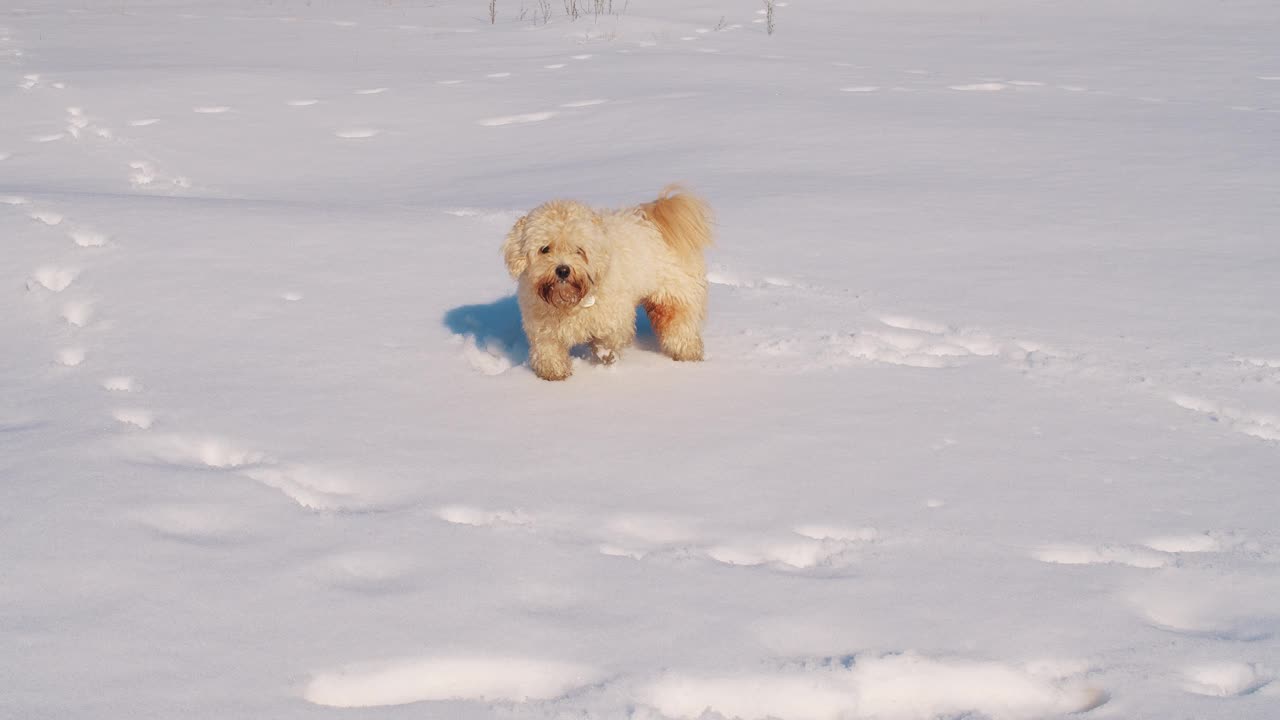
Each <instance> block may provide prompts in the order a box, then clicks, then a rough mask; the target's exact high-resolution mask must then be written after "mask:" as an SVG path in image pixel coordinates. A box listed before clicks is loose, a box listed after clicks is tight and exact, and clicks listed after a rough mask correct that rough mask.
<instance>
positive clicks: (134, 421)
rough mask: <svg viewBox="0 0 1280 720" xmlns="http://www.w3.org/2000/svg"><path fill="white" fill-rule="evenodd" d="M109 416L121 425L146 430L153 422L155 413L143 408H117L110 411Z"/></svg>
mask: <svg viewBox="0 0 1280 720" xmlns="http://www.w3.org/2000/svg"><path fill="white" fill-rule="evenodd" d="M111 417H112V418H114V419H115V421H116V422H118V423H120V424H122V425H129V426H132V427H136V428H139V429H141V430H147V429H149V428H150V427H151V425H152V424H153V423H155V415H154V414H152V412H151V411H150V410H146V409H144V408H117V409H115V410H113V411H112V412H111Z"/></svg>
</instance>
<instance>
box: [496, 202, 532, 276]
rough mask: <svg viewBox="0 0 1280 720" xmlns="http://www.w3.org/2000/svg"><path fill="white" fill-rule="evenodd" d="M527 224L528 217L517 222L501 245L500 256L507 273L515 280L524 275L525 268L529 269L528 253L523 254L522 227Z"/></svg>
mask: <svg viewBox="0 0 1280 720" xmlns="http://www.w3.org/2000/svg"><path fill="white" fill-rule="evenodd" d="M528 223H529V216H528V215H525V216H524V217H522V218H520V219H519V220H517V221H516V224H515V225H514V226H512V228H511V231H510V232H508V233H507V240H506V242H505V243H503V245H502V256H503V259H505V260H506V261H507V272H509V273H511V277H513V278H517V279H518V278H519V277H520V276H521V275H523V274H524V271H525V268H527V267H529V253H527V252H525V247H524V226H525V225H527V224H528Z"/></svg>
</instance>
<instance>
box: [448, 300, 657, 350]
mask: <svg viewBox="0 0 1280 720" xmlns="http://www.w3.org/2000/svg"><path fill="white" fill-rule="evenodd" d="M444 326H445V327H446V328H448V329H449V331H450V332H452V333H453V334H455V335H459V336H462V337H470V338H472V339H473V340H474V342H475V344H476V347H478V348H482V349H484V350H487V351H488V352H489V353H490V354H492V355H496V356H501V357H505V358H506V359H507V360H509V361H511V364H512V365H523V364H525V363H527V362H528V361H529V341H528V339H527V338H525V335H524V328H523V327H522V326H521V325H520V305H519V304H518V303H517V302H516V296H515V295H508V296H507V297H504V298H500V299H498V300H494V301H493V302H491V303H485V304H482V305H459V306H458V307H456V308H453V309H452V310H450V311H448V312H446V313H445V314H444ZM635 346H636V347H638V348H640V349H643V350H651V351H653V352H658V339H657V337H656V336H654V334H653V326H651V325H650V324H649V316H648V315H646V314H645V312H644V308H640V307H637V308H636V343H635ZM573 354H574V355H575V356H578V357H582V358H588V357H590V354H591V353H590V352H589V351H584V350H583V349H582V348H581V347H579V348H576V349H575V351H574V353H573Z"/></svg>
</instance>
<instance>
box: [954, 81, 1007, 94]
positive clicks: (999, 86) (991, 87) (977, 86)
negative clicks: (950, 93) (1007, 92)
mask: <svg viewBox="0 0 1280 720" xmlns="http://www.w3.org/2000/svg"><path fill="white" fill-rule="evenodd" d="M1008 87H1009V86H1008V85H1006V84H1005V83H998V82H984V83H972V84H969V85H950V86H948V89H950V90H960V91H961V92H996V91H999V90H1004V89H1006V88H1008Z"/></svg>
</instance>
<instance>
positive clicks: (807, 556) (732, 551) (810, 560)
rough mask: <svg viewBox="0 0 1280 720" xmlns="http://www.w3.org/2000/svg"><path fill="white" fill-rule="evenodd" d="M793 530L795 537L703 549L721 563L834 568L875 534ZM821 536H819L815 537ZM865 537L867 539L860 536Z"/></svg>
mask: <svg viewBox="0 0 1280 720" xmlns="http://www.w3.org/2000/svg"><path fill="white" fill-rule="evenodd" d="M805 530H807V532H802V530H801V529H797V530H795V531H794V534H795V536H794V537H790V538H777V539H770V540H751V539H744V540H739V541H735V542H730V543H722V544H717V545H713V546H711V547H709V548H706V550H705V554H706V556H707V557H708V558H710V559H712V560H714V561H716V562H718V563H723V564H725V565H736V566H745V567H757V566H769V567H773V568H775V569H778V570H783V571H795V570H814V569H826V570H838V569H841V568H844V567H847V566H848V565H849V564H850V563H851V562H852V561H853V559H854V554H855V553H856V551H857V550H858V549H859V547H861V546H863V545H865V544H866V543H868V542H872V541H874V540H875V538H876V537H877V535H876V532H875V531H874V530H868V531H866V534H865V535H864V534H863V532H862V531H853V530H849V531H839V532H836V533H835V534H837V535H841V537H831V536H830V535H829V533H830V532H835V531H832V530H831V529H825V530H820V529H817V528H814V527H809V528H805ZM815 535H821V537H815ZM864 537H865V538H869V539H864Z"/></svg>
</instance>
